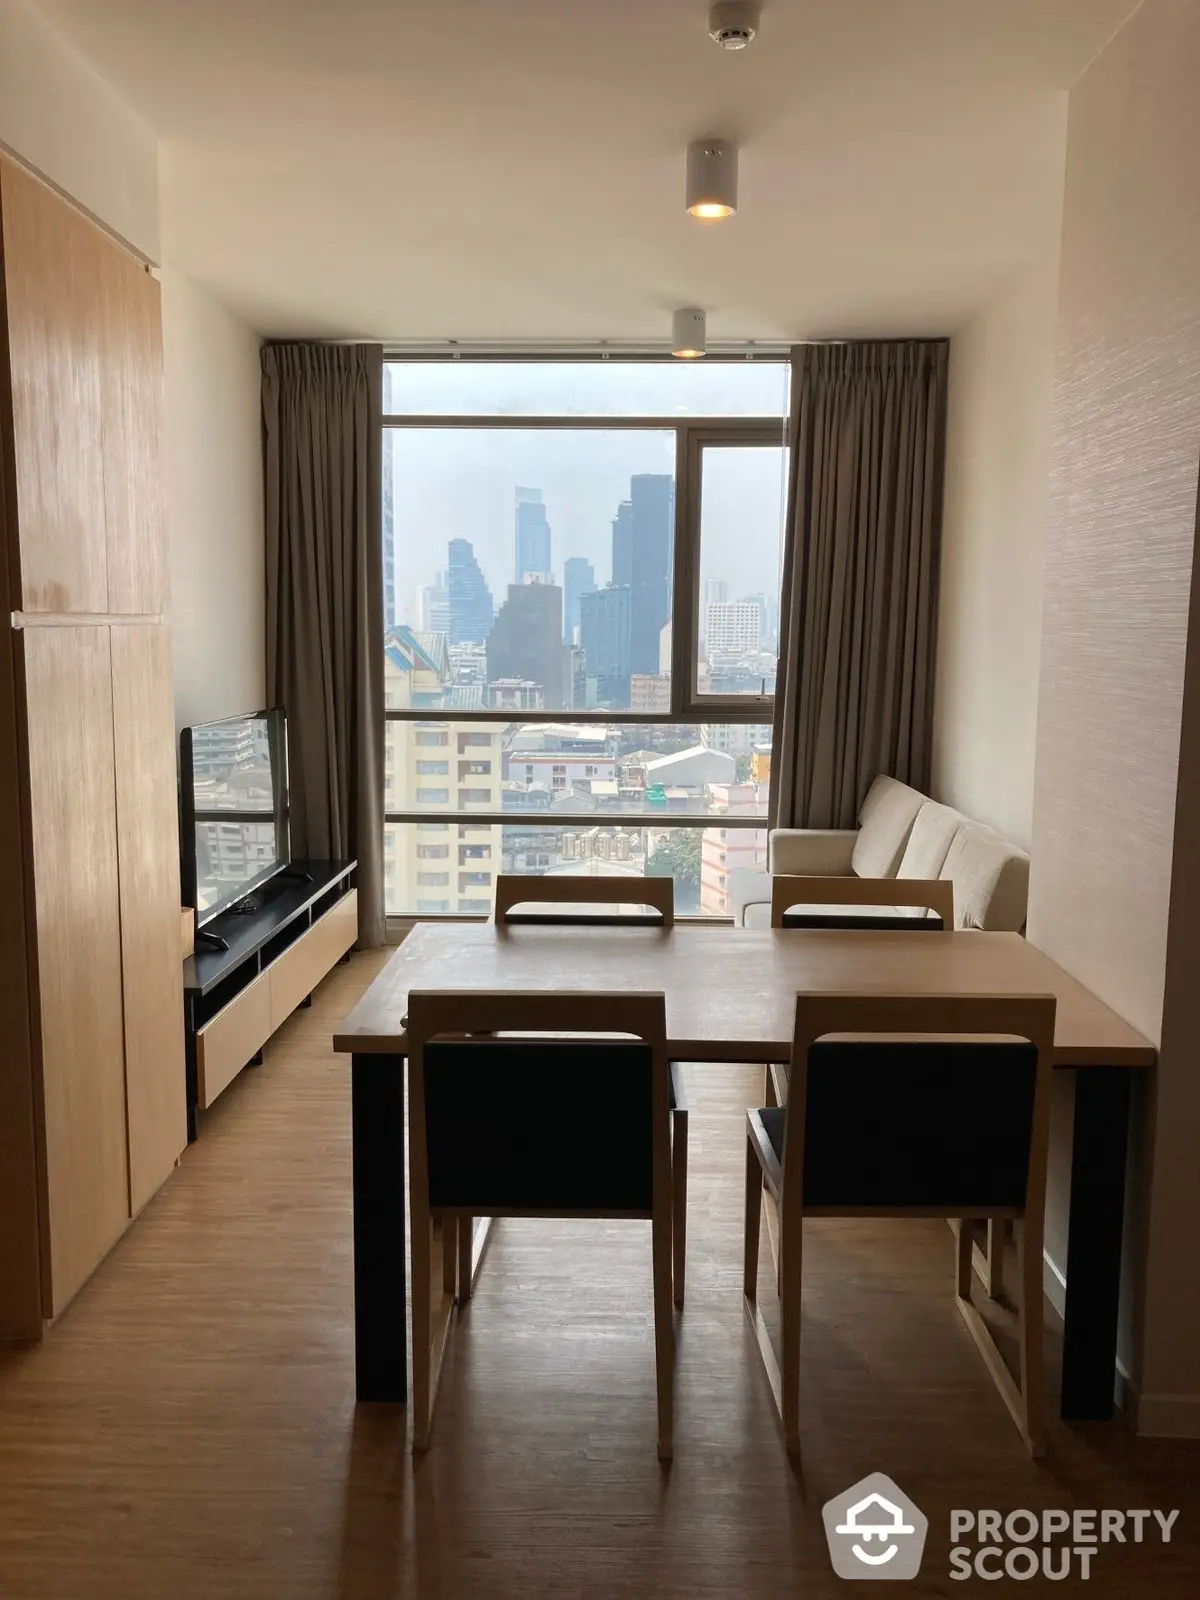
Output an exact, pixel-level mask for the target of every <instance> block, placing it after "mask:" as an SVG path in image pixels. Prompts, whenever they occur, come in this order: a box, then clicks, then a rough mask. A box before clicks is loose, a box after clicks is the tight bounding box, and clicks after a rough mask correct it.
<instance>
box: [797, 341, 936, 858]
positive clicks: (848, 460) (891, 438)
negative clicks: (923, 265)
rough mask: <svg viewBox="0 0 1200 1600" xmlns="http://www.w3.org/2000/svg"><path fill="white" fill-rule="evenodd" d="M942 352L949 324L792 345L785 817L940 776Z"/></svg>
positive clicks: (803, 818)
mask: <svg viewBox="0 0 1200 1600" xmlns="http://www.w3.org/2000/svg"><path fill="white" fill-rule="evenodd" d="M946 367H947V345H946V343H945V341H942V340H928V341H912V342H887V343H850V344H838V345H804V346H801V347H800V348H798V349H797V350H796V351H795V352H794V355H793V360H792V415H791V424H790V437H791V452H792V473H791V485H790V489H789V497H788V529H789V537H788V541H787V545H786V548H785V552H784V566H783V615H782V638H781V641H780V656H779V678H778V683H777V688H776V695H775V730H774V744H773V748H774V756H773V758H772V759H773V766H774V771H773V774H772V776H773V780H774V781H773V786H772V787H773V798H772V816H771V822H772V825H773V826H777V827H802V828H803V827H807V828H850V827H853V826H854V824H855V821H856V819H857V816H858V808H859V806H860V805H861V803H862V800H863V797H864V795H865V794H866V791H867V789H868V787H869V786H870V784H871V780H872V779H873V778H874V777H875V776H876V775H877V774H878V773H881V772H883V773H888V774H890V775H891V776H893V777H896V778H900V779H902V780H903V781H904V782H906V783H911V784H913V786H914V787H916V788H926V787H927V786H928V782H929V766H930V744H931V736H932V722H933V678H934V653H935V644H936V628H937V582H938V565H939V551H940V540H941V521H942V473H943V450H944V435H945V422H946Z"/></svg>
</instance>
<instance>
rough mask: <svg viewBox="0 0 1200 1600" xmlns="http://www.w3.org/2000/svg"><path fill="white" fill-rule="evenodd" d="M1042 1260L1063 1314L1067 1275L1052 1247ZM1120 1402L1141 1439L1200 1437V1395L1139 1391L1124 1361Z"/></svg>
mask: <svg viewBox="0 0 1200 1600" xmlns="http://www.w3.org/2000/svg"><path fill="white" fill-rule="evenodd" d="M1042 1261H1043V1272H1042V1286H1043V1289H1044V1292H1045V1295H1046V1299H1047V1300H1049V1302H1050V1304H1051V1305H1052V1306H1053V1307H1054V1309H1055V1311H1057V1312H1058V1314H1059V1316H1060V1317H1061V1316H1062V1315H1063V1308H1064V1306H1065V1304H1066V1298H1067V1279H1066V1274H1065V1273H1064V1272H1063V1270H1062V1268H1061V1267H1060V1266H1059V1265H1058V1262H1057V1261H1055V1260H1054V1258H1053V1257H1052V1256H1051V1254H1050V1252H1049V1251H1048V1250H1044V1251H1043V1252H1042ZM1116 1401H1117V1406H1118V1407H1119V1409H1120V1410H1121V1411H1123V1412H1124V1413H1125V1415H1126V1416H1127V1417H1128V1418H1129V1421H1130V1424H1131V1426H1132V1428H1133V1431H1134V1432H1135V1433H1136V1434H1138V1435H1139V1437H1141V1438H1145V1439H1200V1394H1139V1393H1138V1392H1137V1389H1136V1388H1135V1387H1134V1383H1133V1379H1132V1378H1131V1377H1130V1375H1129V1372H1128V1369H1127V1368H1126V1367H1125V1365H1124V1363H1123V1362H1121V1361H1120V1360H1118V1361H1117V1386H1116Z"/></svg>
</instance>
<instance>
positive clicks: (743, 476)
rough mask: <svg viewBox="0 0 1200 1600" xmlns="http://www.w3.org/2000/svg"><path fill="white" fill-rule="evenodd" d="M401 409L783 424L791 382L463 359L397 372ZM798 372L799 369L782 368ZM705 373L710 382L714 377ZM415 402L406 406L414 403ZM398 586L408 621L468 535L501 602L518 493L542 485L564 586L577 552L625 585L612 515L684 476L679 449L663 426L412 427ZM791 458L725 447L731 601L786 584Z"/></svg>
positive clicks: (715, 369)
mask: <svg viewBox="0 0 1200 1600" xmlns="http://www.w3.org/2000/svg"><path fill="white" fill-rule="evenodd" d="M397 371H399V373H400V375H401V376H402V378H403V382H401V381H400V378H394V380H393V383H392V386H391V394H390V402H389V403H390V405H391V406H392V407H393V408H395V409H397V410H399V409H400V408H401V404H402V403H403V405H404V408H405V409H406V410H409V411H415V412H418V413H419V414H442V415H446V414H450V413H454V414H489V413H491V414H497V422H498V423H500V416H499V415H498V413H500V412H501V411H502V410H503V412H504V413H506V414H507V415H509V416H512V415H522V414H523V415H537V414H543V415H544V414H547V413H551V412H555V413H557V412H563V413H566V414H568V415H580V414H590V415H601V416H603V415H606V414H612V413H613V412H614V411H615V412H627V413H629V414H633V415H638V414H641V413H643V412H650V413H653V414H654V415H657V416H664V415H690V414H696V413H699V414H703V413H704V412H708V413H709V414H712V413H714V412H720V413H722V414H726V415H761V414H763V413H764V412H765V413H766V414H768V415H772V414H774V415H781V414H782V411H783V408H784V406H785V405H786V383H785V381H784V378H783V377H782V376H781V369H780V368H779V367H778V366H771V367H768V366H766V365H765V364H761V365H756V366H751V365H750V364H743V363H738V364H737V365H732V366H726V367H721V366H717V365H715V364H714V365H713V366H712V367H709V368H707V369H700V368H697V367H696V366H685V365H684V364H682V363H676V364H675V365H673V366H670V367H654V366H647V365H642V366H640V367H639V366H637V365H632V366H631V365H618V364H616V363H612V364H602V365H597V364H593V365H591V366H588V367H580V366H577V365H575V364H573V363H571V364H563V365H556V366H553V367H546V366H542V365H540V364H534V365H530V366H526V367H523V368H520V367H514V366H513V365H511V364H509V363H504V364H503V365H502V366H501V365H497V364H492V365H490V366H468V365H467V364H466V363H461V364H460V363H453V364H446V365H440V366H427V367H424V368H421V367H413V366H405V367H403V368H401V369H397V368H393V373H394V374H395V373H397ZM782 371H785V369H782ZM701 373H703V374H704V376H700V374H701ZM401 396H403V400H402V398H401ZM394 439H395V446H394V449H395V469H394V482H393V494H394V508H395V517H396V567H397V571H396V588H397V602H398V606H399V610H400V614H401V617H402V618H405V617H408V618H410V619H413V620H415V616H414V612H413V605H414V600H413V595H414V591H415V589H416V587H417V586H418V585H420V584H431V583H432V582H433V581H434V577H435V574H436V573H438V572H439V571H442V570H444V568H445V565H446V546H447V543H448V542H449V540H451V539H454V538H463V539H468V540H470V542H471V543H472V544H473V545H474V547H475V554H476V557H477V559H478V561H479V563H480V565H481V567H482V568H483V572H484V576H485V577H486V578H487V581H488V584H489V586H490V587H491V590H492V593H493V596H494V597H495V600H496V603H497V605H499V604H500V603H501V602H502V601H503V599H504V598H505V595H506V593H507V585H508V584H509V583H511V582H512V581H513V576H514V573H513V564H514V505H515V491H516V487H517V485H518V484H520V485H522V486H525V487H530V488H536V489H540V490H541V491H542V498H543V500H544V502H545V505H546V511H547V515H548V517H549V521H550V528H551V556H552V561H553V569H554V573H555V577H556V579H557V580H558V582H560V583H561V582H562V573H563V563H564V561H565V560H566V558H567V557H568V556H574V555H580V556H584V557H586V558H587V559H588V560H589V561H591V562H592V564H593V566H594V567H595V569H596V581H597V583H598V584H601V585H603V584H605V583H607V582H608V580H609V578H610V576H611V559H612V527H611V525H612V519H613V517H614V516H615V515H616V511H617V507H618V505H619V504H620V502H621V501H622V500H624V499H627V498H628V495H629V479H630V477H631V475H632V474H634V473H638V472H665V473H673V472H674V468H675V440H674V435H673V434H672V433H669V432H666V431H663V430H652V429H647V430H646V431H644V432H643V431H641V430H637V431H630V430H617V429H606V430H602V431H601V430H594V429H579V430H575V429H554V430H550V429H536V430H535V429H528V428H505V427H504V426H503V425H502V423H500V425H498V426H497V427H495V428H487V429H482V430H477V429H471V430H467V429H455V428H416V429H413V428H404V429H399V430H397V431H396V433H395V434H394ZM783 494H784V484H783V452H782V450H781V449H779V448H771V449H750V448H747V449H737V450H733V449H725V450H721V451H719V452H711V451H710V452H708V453H706V457H705V473H704V498H703V519H702V539H701V578H702V580H703V579H705V578H708V577H715V578H724V579H726V580H727V581H728V582H729V585H730V594H731V597H733V598H736V597H737V596H738V595H740V594H748V593H754V592H756V591H759V590H761V591H764V592H767V593H775V592H776V591H777V589H778V572H779V542H780V526H781V523H782V515H783Z"/></svg>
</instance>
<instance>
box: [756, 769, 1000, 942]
mask: <svg viewBox="0 0 1200 1600" xmlns="http://www.w3.org/2000/svg"><path fill="white" fill-rule="evenodd" d="M858 823H859V825H858V827H857V828H847V829H840V828H838V829H826V828H774V829H772V831H771V835H770V839H769V841H768V845H767V872H765V873H760V872H746V873H735V874H734V875H733V882H732V885H731V889H732V895H733V913H734V921H735V922H737V923H738V925H739V926H741V927H745V928H755V927H762V928H765V927H769V926H770V923H771V877H772V875H774V874H777V873H785V874H795V875H797V876H800V877H828V876H839V877H851V876H854V877H859V878H949V879H950V880H951V881H952V882H953V884H954V925H955V927H956V928H982V929H984V930H985V931H986V932H989V933H1019V932H1020V931H1021V929H1022V928H1023V927H1024V926H1025V909H1026V903H1027V901H1028V896H1029V857H1028V856H1027V855H1026V853H1025V852H1024V850H1019V849H1018V848H1017V846H1016V845H1014V844H1009V842H1008V841H1007V839H1004V838H1002V837H1001V836H1000V834H998V833H997V832H996V831H995V830H994V829H992V828H988V827H985V826H984V824H983V823H980V822H972V821H971V820H970V818H969V817H964V816H963V815H962V813H961V812H960V811H954V810H952V809H951V808H950V807H949V806H943V805H939V804H938V802H937V801H936V800H930V799H929V798H928V796H927V795H923V794H921V793H920V792H919V791H918V790H916V789H910V788H909V786H908V785H907V784H906V783H899V782H898V781H897V780H896V779H895V778H885V777H879V778H876V779H875V781H874V783H873V784H872V785H871V787H870V789H869V790H868V792H867V797H866V799H865V800H864V801H863V803H862V809H861V810H860V811H859V814H858Z"/></svg>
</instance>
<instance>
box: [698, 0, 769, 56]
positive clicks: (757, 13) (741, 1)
mask: <svg viewBox="0 0 1200 1600" xmlns="http://www.w3.org/2000/svg"><path fill="white" fill-rule="evenodd" d="M761 20H762V6H761V5H759V4H758V3H757V0H717V4H716V5H714V6H713V8H712V10H711V11H710V12H709V13H708V36H709V38H710V39H712V40H713V41H714V42H715V43H716V44H719V45H720V46H721V49H722V50H744V49H745V48H746V46H747V45H748V44H750V43H751V41H752V40H753V38H754V35H755V34H756V33H757V32H758V25H759V22H760V21H761Z"/></svg>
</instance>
